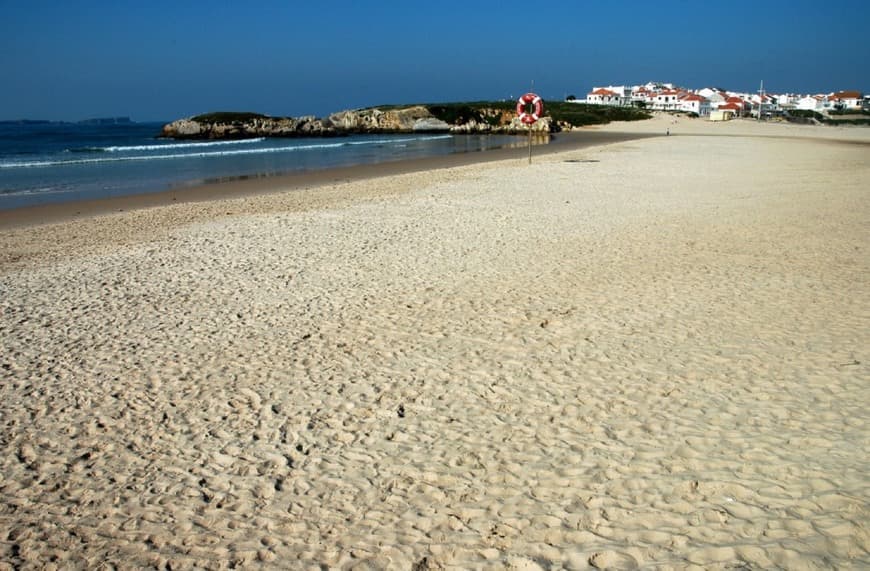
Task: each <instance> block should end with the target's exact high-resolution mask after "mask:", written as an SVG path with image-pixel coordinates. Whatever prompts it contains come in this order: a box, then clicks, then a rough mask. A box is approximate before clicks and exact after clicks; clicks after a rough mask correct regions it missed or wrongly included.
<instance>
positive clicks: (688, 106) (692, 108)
mask: <svg viewBox="0 0 870 571" xmlns="http://www.w3.org/2000/svg"><path fill="white" fill-rule="evenodd" d="M679 100H680V107H679V110H680V111H685V112H686V113H695V114H696V115H698V116H699V117H707V116H709V115H710V111H711V110H712V106H711V105H710V100H709V99H707V98H706V97H701V96H700V95H698V94H696V93H686V94H683V95H682V96H681V97H680V99H679Z"/></svg>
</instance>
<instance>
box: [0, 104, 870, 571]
mask: <svg viewBox="0 0 870 571" xmlns="http://www.w3.org/2000/svg"><path fill="white" fill-rule="evenodd" d="M665 124H669V123H667V122H666V121H663V120H661V119H658V120H655V121H651V122H649V123H647V124H644V125H633V126H629V127H625V126H613V127H609V128H616V129H624V128H633V129H640V130H643V129H651V130H652V129H661V127H662V125H665ZM759 130H760V131H759ZM803 130H804V129H798V130H796V129H791V128H789V127H776V126H770V125H762V126H757V125H751V124H749V123H748V122H745V121H744V122H738V123H733V124H728V125H711V124H709V123H702V122H700V121H696V122H694V123H692V122H689V121H688V120H681V121H680V123H679V124H677V125H676V126H674V127H672V131H671V132H672V133H673V134H674V135H677V136H671V137H662V138H656V139H646V140H643V141H637V142H632V143H621V144H616V145H610V146H606V147H602V148H595V149H586V150H584V151H572V152H568V153H564V154H560V155H551V156H548V157H546V158H543V157H542V158H540V159H539V160H536V161H535V163H534V164H533V165H531V166H529V165H527V164H524V163H525V159H518V160H516V161H507V162H502V163H491V164H486V165H476V166H467V167H459V168H453V169H447V170H440V171H434V172H429V173H418V174H413V175H403V176H397V177H392V178H389V179H382V180H373V181H365V182H356V183H352V184H349V185H341V186H336V187H334V188H331V189H323V190H322V191H315V192H312V193H298V194H295V195H294V197H289V196H286V195H276V196H271V197H260V198H253V199H251V198H249V199H245V201H252V200H253V201H259V202H257V204H261V205H262V208H261V210H262V213H261V214H245V215H236V216H233V215H227V214H226V213H227V212H233V211H236V212H238V211H240V210H248V211H250V210H251V208H250V204H249V203H247V202H246V203H245V204H244V205H243V204H242V203H241V202H240V201H236V202H233V201H229V202H225V203H220V204H210V205H206V206H203V205H179V206H176V207H170V208H161V209H153V210H148V211H142V212H136V213H125V214H122V215H116V216H111V217H106V218H101V219H96V220H92V221H79V222H74V223H69V224H63V225H59V226H53V227H37V228H33V229H19V230H14V231H12V230H10V231H5V232H3V233H2V234H0V246H2V251H3V265H2V266H0V343H2V356H0V366H2V369H0V376H2V377H0V397H2V400H0V407H2V408H0V420H2V424H0V427H2V428H0V444H2V451H3V454H2V456H0V462H2V471H0V473H2V476H0V560H3V561H4V562H5V563H6V565H5V566H2V567H6V568H12V567H16V568H17V567H22V568H50V567H53V566H54V567H57V568H77V567H89V568H98V567H100V566H101V565H102V566H103V567H102V568H112V567H117V568H139V567H148V566H154V567H159V568H161V569H163V568H166V569H170V568H171V569H173V570H175V569H182V568H209V569H210V568H230V567H237V568H238V567H251V568H254V567H260V566H263V565H266V566H270V567H275V568H312V569H319V568H330V569H382V568H383V569H387V568H389V569H411V568H415V569H437V568H456V569H460V568H462V569H465V568H482V569H483V568H487V569H489V568H496V569H497V568H512V569H538V568H543V569H561V568H565V569H587V568H600V569H605V568H606V569H631V568H644V569H649V568H653V569H684V568H695V569H734V568H738V569H776V568H782V569H835V568H840V569H860V568H867V567H868V566H870V555H868V552H870V537H868V521H870V520H868V513H870V505H868V502H870V481H868V480H870V479H868V474H870V454H868V441H870V433H868V420H870V413H868V411H870V367H868V362H870V354H868V349H870V271H868V270H870V254H868V252H870V227H868V223H870V200H868V189H870V152H868V151H870V147H868V146H867V145H866V144H857V143H852V144H847V143H837V142H827V141H818V140H811V139H800V138H768V137H767V136H768V135H771V134H774V135H776V136H780V135H784V136H787V137H793V136H794V135H795V131H800V132H798V133H797V136H798V137H800V136H802V135H801V133H802V132H803ZM809 132H810V133H815V134H816V136H818V135H819V134H821V135H825V136H829V137H830V136H834V137H835V138H847V139H852V140H856V141H858V140H862V139H863V140H864V141H866V140H867V139H868V138H870V137H868V135H867V133H868V131H865V130H860V129H853V130H835V129H824V128H816V129H815V130H813V131H809ZM689 133H694V134H698V135H700V134H705V133H707V134H709V133H714V134H729V135H734V136H728V137H711V136H695V135H689ZM753 134H754V135H759V134H761V135H764V136H765V137H764V138H759V137H748V136H746V135H753ZM318 192H320V193H321V194H320V196H321V197H323V196H332V197H333V198H335V197H338V198H335V199H334V200H325V201H321V202H318V200H319V199H317V198H316V195H317V193H318ZM299 197H303V199H300V198H299ZM306 197H307V198H306ZM300 200H302V202H300ZM306 200H308V202H306ZM243 206H244V208H243ZM197 209H199V210H197ZM202 209H211V210H208V211H207V212H211V213H212V214H213V216H211V220H206V221H201V219H202V218H203V216H202V212H203V210H202ZM217 213H220V214H221V216H218V214H217ZM183 220H195V221H196V220H199V221H197V222H195V223H191V224H181V221H183ZM143 225H144V226H147V227H149V228H150V230H149V231H148V232H143V231H141V228H142V227H143ZM136 228H139V229H140V230H135V231H134V230H131V229H136Z"/></svg>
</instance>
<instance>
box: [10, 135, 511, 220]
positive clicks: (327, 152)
mask: <svg viewBox="0 0 870 571" xmlns="http://www.w3.org/2000/svg"><path fill="white" fill-rule="evenodd" d="M162 125H163V123H127V124H117V125H86V124H72V123H0V210H9V209H14V208H20V207H23V206H35V205H40V204H48V203H59V202H75V201H79V200H88V199H97V198H107V197H116V196H126V195H132V194H141V193H147V192H159V191H165V190H170V189H179V188H182V189H183V188H184V187H186V186H187V187H189V186H194V185H198V184H202V183H207V182H212V181H220V180H231V179H235V178H244V177H251V176H269V175H278V174H287V173H294V172H302V171H310V170H317V169H328V168H334V167H342V166H353V165H363V164H373V163H380V162H386V161H394V160H400V159H410V158H421V157H427V156H436V155H446V154H452V153H465V152H473V151H481V150H487V149H493V148H498V147H504V146H514V145H517V144H519V143H518V141H519V140H518V139H517V137H513V136H509V135H450V134H432V133H427V134H422V133H421V134H397V135H382V134H377V135H351V136H347V137H337V138H296V139H277V138H260V139H246V140H239V141H175V140H171V139H160V138H158V134H159V133H160V129H161V127H162Z"/></svg>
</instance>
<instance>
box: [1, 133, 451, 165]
mask: <svg viewBox="0 0 870 571" xmlns="http://www.w3.org/2000/svg"><path fill="white" fill-rule="evenodd" d="M451 136H452V135H435V136H425V137H403V138H399V139H386V138H385V139H369V140H366V141H341V142H335V143H312V144H308V145H299V144H296V145H285V146H277V147H262V148H256V149H232V150H220V151H201V152H195V153H164V154H156V155H130V156H106V154H107V153H97V154H98V155H99V156H95V157H94V158H75V159H53V160H39V161H7V162H0V169H15V168H41V167H55V166H73V165H88V164H98V163H116V162H131V161H155V160H171V159H191V158H213V157H231V156H239V155H260V154H272V153H293V152H301V151H314V150H323V149H336V148H340V147H345V146H351V145H379V146H390V145H394V146H399V147H402V146H407V143H409V142H414V141H431V140H437V139H449V138H451ZM263 140H265V139H245V141H248V142H254V141H263ZM239 142H241V141H215V142H209V143H180V144H174V143H170V144H168V145H138V146H136V147H117V148H119V149H120V148H125V149H126V150H132V149H136V150H162V149H189V148H198V147H212V146H215V145H231V144H238V143H239ZM146 147H149V148H147V149H146ZM112 148H113V147H106V148H105V149H104V150H106V151H107V152H108V153H117V151H108V149H112ZM152 148H153V149H152ZM92 152H93V151H92Z"/></svg>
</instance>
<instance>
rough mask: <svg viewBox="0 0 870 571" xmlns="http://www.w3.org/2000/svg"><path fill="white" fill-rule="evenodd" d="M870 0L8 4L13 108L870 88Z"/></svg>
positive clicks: (2, 100) (6, 90)
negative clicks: (643, 86) (599, 88)
mask: <svg viewBox="0 0 870 571" xmlns="http://www.w3.org/2000/svg"><path fill="white" fill-rule="evenodd" d="M868 25H870V2H864V1H855V0H838V1H837V2H833V3H827V2H820V1H819V0H814V1H804V0H796V1H788V2H764V3H755V2H749V3H746V2H709V1H706V0H695V1H677V0H646V1H643V2H632V1H630V0H623V1H622V2H604V1H586V0H565V1H562V2H513V1H503V2H476V1H474V0H466V1H464V2H455V1H452V0H444V1H441V2H432V1H429V2H415V1H412V0H408V1H404V2H400V1H391V0H384V1H380V2H376V1H368V2H366V1H358V2H351V1H341V0H331V1H330V0H323V1H318V0H309V1H306V2H296V1H293V0H285V1H277V0H276V1H270V0H261V1H256V0H251V1H249V2H242V1H241V0H239V1H237V2H230V1H221V0H213V1H210V2H205V1H196V0H173V1H164V0H149V1H136V2H134V1H128V0H114V1H104V2H98V1H88V0H73V1H70V0H57V1H45V0H0V70H2V77H3V82H2V88H0V119H19V118H41V119H52V120H76V119H84V118H89V117H104V116H121V115H126V116H130V117H131V118H133V120H136V121H153V120H157V121H163V120H172V119H176V118H179V117H185V116H189V115H194V114H197V113H203V112H208V111H217V110H237V111H257V112H262V113H267V114H271V115H294V116H295V115H317V116H322V115H325V114H328V113H330V112H333V111H338V110H342V109H349V108H357V107H364V106H370V105H377V104H386V103H414V102H440V101H462V100H479V99H502V98H507V97H516V96H518V95H520V94H521V93H522V92H524V91H526V90H528V89H529V87H530V86H531V85H532V82H534V89H535V91H536V92H538V93H539V94H541V95H542V96H543V97H544V98H545V99H555V98H563V97H565V96H566V95H568V94H574V95H577V96H578V97H582V96H583V95H584V94H585V93H586V92H587V91H589V89H590V88H591V87H592V86H593V85H607V84H615V85H619V84H625V83H630V84H635V83H645V82H647V81H670V82H674V83H677V84H679V85H682V86H685V87H689V88H700V87H705V86H719V87H724V88H727V89H733V90H746V91H755V90H757V89H758V86H759V82H760V81H761V80H764V85H765V88H766V89H768V90H771V91H782V92H785V91H789V92H829V91H836V90H842V89H857V90H860V91H864V92H867V91H870V57H868V49H867V46H868V43H867V37H868V35H867V30H868V28H870V26H868Z"/></svg>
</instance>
